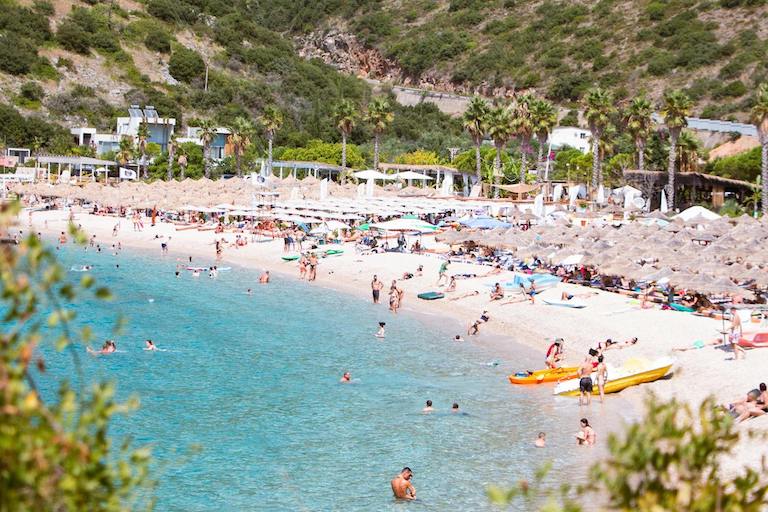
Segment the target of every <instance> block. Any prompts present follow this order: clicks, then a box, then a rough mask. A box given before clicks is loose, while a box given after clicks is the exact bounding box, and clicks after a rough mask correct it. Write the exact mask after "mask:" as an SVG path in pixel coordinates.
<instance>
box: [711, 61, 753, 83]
mask: <svg viewBox="0 0 768 512" xmlns="http://www.w3.org/2000/svg"><path fill="white" fill-rule="evenodd" d="M746 67H747V63H746V60H745V59H744V58H739V57H736V58H734V59H733V60H731V61H730V62H729V63H728V64H726V65H725V66H723V67H722V68H720V73H719V75H718V76H720V78H724V79H728V78H736V77H737V76H739V75H740V74H741V73H742V71H744V69H745V68H746Z"/></svg>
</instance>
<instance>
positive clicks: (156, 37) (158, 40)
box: [144, 30, 171, 53]
mask: <svg viewBox="0 0 768 512" xmlns="http://www.w3.org/2000/svg"><path fill="white" fill-rule="evenodd" d="M144 46H146V47H147V48H148V49H150V50H152V51H155V52H159V53H171V37H170V36H169V35H168V33H167V32H165V31H164V30H152V31H151V32H149V33H148V34H147V37H146V38H144Z"/></svg>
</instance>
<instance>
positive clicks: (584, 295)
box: [560, 292, 597, 300]
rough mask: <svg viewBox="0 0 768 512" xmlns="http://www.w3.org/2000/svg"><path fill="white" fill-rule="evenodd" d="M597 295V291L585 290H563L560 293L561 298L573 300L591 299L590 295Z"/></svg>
mask: <svg viewBox="0 0 768 512" xmlns="http://www.w3.org/2000/svg"><path fill="white" fill-rule="evenodd" d="M595 295H597V292H584V293H568V292H563V293H561V294H560V300H571V299H575V298H579V299H589V298H590V297H594V296H595Z"/></svg>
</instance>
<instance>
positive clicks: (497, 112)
mask: <svg viewBox="0 0 768 512" xmlns="http://www.w3.org/2000/svg"><path fill="white" fill-rule="evenodd" d="M487 123H488V124H487V128H488V135H490V137H491V139H493V145H494V147H495V148H496V159H495V160H494V162H493V176H494V179H493V182H494V184H495V185H500V184H501V177H502V176H503V174H502V172H501V153H502V152H503V151H504V146H506V144H507V142H509V140H510V139H511V138H512V137H513V136H514V134H515V132H514V130H513V128H512V113H511V111H510V109H509V108H507V107H504V106H498V107H495V108H493V109H491V110H490V112H488V121H487ZM493 195H494V197H499V189H498V188H496V190H494V192H493Z"/></svg>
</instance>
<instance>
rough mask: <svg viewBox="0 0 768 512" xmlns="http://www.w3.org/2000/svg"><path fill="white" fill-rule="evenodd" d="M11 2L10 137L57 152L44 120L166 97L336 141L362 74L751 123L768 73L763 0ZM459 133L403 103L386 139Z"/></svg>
mask: <svg viewBox="0 0 768 512" xmlns="http://www.w3.org/2000/svg"><path fill="white" fill-rule="evenodd" d="M725 4H727V5H728V6H727V7H726V6H724V5H725ZM731 4H733V5H731ZM753 4H754V5H753ZM0 6H2V9H0V93H1V94H2V97H3V99H4V103H5V105H0V137H1V140H0V142H3V143H5V144H7V145H27V146H29V145H32V146H42V147H46V148H47V149H51V148H53V147H56V148H59V149H60V148H61V147H62V146H65V145H66V144H67V143H68V136H67V134H66V131H62V130H61V129H60V128H59V127H58V126H57V124H47V122H48V121H55V122H56V123H58V124H61V125H64V126H74V125H89V126H95V127H97V128H100V129H110V128H111V124H112V123H113V122H114V117H115V116H117V115H125V110H126V108H127V106H128V105H129V104H141V105H146V104H151V105H154V106H155V107H156V108H157V109H158V111H159V112H160V114H161V115H163V116H173V117H176V118H177V119H179V120H180V121H182V122H184V124H187V122H188V121H190V120H194V119H195V118H202V117H209V118H213V119H214V120H215V121H216V122H218V123H220V124H222V125H227V124H229V123H230V122H231V121H232V120H233V119H234V118H236V117H237V116H246V117H250V118H255V117H257V116H258V115H259V114H260V113H261V112H262V111H263V109H264V107H265V106H266V105H270V104H274V105H277V106H278V107H279V108H280V109H281V110H282V111H283V112H284V113H285V120H286V122H285V126H284V128H283V129H282V130H280V132H279V134H278V140H277V143H278V144H280V145H284V146H302V145H305V144H306V143H307V142H308V141H309V140H312V139H324V140H330V141H334V140H338V133H337V131H336V129H335V127H334V123H333V122H332V120H331V112H332V109H333V106H334V105H335V104H336V103H337V102H338V100H339V99H341V98H349V99H352V100H353V101H354V102H356V103H357V104H358V105H360V106H362V105H364V104H365V103H366V101H367V99H368V98H369V97H370V95H371V90H370V87H369V85H368V84H367V83H366V82H365V81H363V80H361V79H359V78H357V77H356V75H357V76H359V77H365V78H373V79H384V81H389V82H392V83H400V84H405V85H409V84H410V85H416V86H421V87H426V88H432V89H436V90H441V91H451V92H458V93H470V92H480V93H481V94H484V95H487V96H505V95H509V94H510V93H511V92H512V91H515V90H520V89H533V90H534V91H536V92H537V93H539V94H541V95H544V96H547V97H549V98H551V99H553V100H554V101H556V102H558V103H560V104H561V105H563V106H566V107H567V106H572V105H573V104H574V102H575V101H576V100H577V99H578V98H579V96H580V95H581V93H582V92H583V91H584V89H585V88H587V87H588V86H590V85H592V84H593V83H600V84H602V85H603V86H604V87H608V88H611V89H613V90H614V92H615V93H616V94H617V95H618V97H619V98H621V97H624V96H627V95H630V94H634V93H636V92H639V91H647V92H648V93H649V94H651V95H652V96H653V97H657V96H658V95H659V94H660V92H661V91H662V90H664V89H665V88H668V87H673V86H674V87H683V88H686V89H687V90H688V93H689V94H690V95H691V96H692V97H693V98H694V99H695V100H696V105H697V106H696V111H695V113H696V114H699V115H703V116H706V117H727V116H731V115H733V116H735V117H742V116H741V115H740V114H743V112H745V110H746V109H747V107H748V105H749V101H750V93H751V91H752V89H753V86H754V84H755V83H756V82H758V81H760V80H765V79H766V77H768V59H766V54H767V53H768V23H766V22H765V21H761V19H764V18H766V17H768V6H766V5H765V4H764V2H761V1H760V0H710V1H707V0H701V1H698V0H668V1H666V2H664V1H661V0H654V1H646V0H643V1H618V0H601V1H599V2H571V1H563V2H559V3H558V2H555V1H552V0H451V1H446V0H318V1H313V2H310V1H308V0H307V1H301V2H299V1H296V0H272V1H270V2H261V1H253V0H235V1H232V2H222V1H221V0H146V1H145V2H142V3H139V2H137V1H135V0H114V1H113V0H105V1H103V2H100V1H99V0H88V1H87V2H79V1H73V0H53V2H52V1H50V0H0ZM761 17H762V18H761ZM206 68H207V70H208V72H207V76H208V83H207V89H206V84H205V76H206ZM9 105H12V107H11V106H9ZM17 111H18V112H17ZM460 137H461V129H460V126H459V125H458V123H457V122H456V121H455V120H450V119H448V118H447V117H446V116H444V115H442V114H440V113H439V112H437V111H436V109H434V107H431V106H429V105H417V106H415V107H412V108H406V107H402V106H400V107H397V112H396V116H395V123H394V125H393V127H392V130H390V131H389V132H388V133H387V135H386V138H385V140H384V143H383V147H384V152H385V154H386V153H387V151H388V150H389V151H390V153H394V152H396V150H412V149H415V148H419V147H421V148H427V149H432V150H436V151H444V149H445V148H446V147H449V146H450V145H455V144H456V141H457V140H461V141H463V142H466V140H464V138H460ZM351 140H352V142H355V143H358V144H359V143H364V142H366V141H368V140H370V132H369V131H368V128H366V127H365V126H364V124H363V123H358V127H357V128H356V129H355V131H354V133H353V135H352V137H351ZM257 142H258V141H257Z"/></svg>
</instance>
